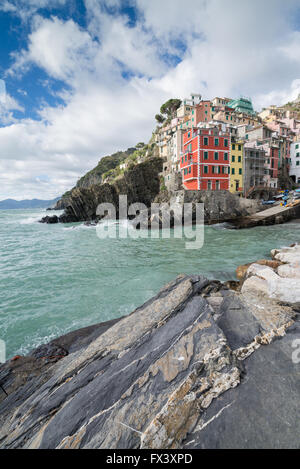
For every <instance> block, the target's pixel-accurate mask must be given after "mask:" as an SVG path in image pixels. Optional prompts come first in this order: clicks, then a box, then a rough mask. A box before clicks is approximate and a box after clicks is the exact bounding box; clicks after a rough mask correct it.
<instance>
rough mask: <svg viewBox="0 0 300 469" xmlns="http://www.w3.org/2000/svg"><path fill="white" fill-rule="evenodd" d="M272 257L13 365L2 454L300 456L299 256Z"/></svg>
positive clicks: (6, 372)
mask: <svg viewBox="0 0 300 469" xmlns="http://www.w3.org/2000/svg"><path fill="white" fill-rule="evenodd" d="M272 257H273V260H272V261H270V260H260V261H259V263H254V264H251V265H248V266H241V267H240V268H239V269H238V271H237V275H238V278H239V279H240V283H237V282H236V283H235V282H231V283H228V284H223V283H221V282H218V281H211V280H208V279H206V278H204V277H202V276H200V275H195V276H184V275H182V276H179V277H178V278H177V279H176V280H174V281H173V282H171V283H170V284H168V285H166V286H165V287H164V288H163V289H162V290H161V291H160V292H159V293H158V295H157V296H155V297H154V298H152V299H151V300H149V301H148V302H147V303H145V304H144V305H143V306H141V307H140V308H138V309H136V310H135V311H134V312H133V313H132V314H130V315H129V316H126V317H123V318H121V319H119V320H115V321H110V322H108V323H103V324H99V325H96V326H92V327H89V328H85V329H82V330H80V331H75V332H73V333H71V334H68V335H66V336H64V337H61V338H59V339H57V340H54V341H53V342H51V343H50V344H48V345H45V346H41V347H39V348H38V349H37V350H35V351H33V352H32V354H31V355H30V356H28V357H15V358H14V359H12V360H10V361H9V362H7V363H6V364H5V365H3V366H2V367H1V368H0V381H1V385H2V394H1V390H0V400H1V403H0V415H1V417H0V429H1V430H0V447H1V448H111V449H114V448H186V449H192V448H299V433H300V423H299V422H300V420H299V391H300V384H299V383H300V381H299V366H300V364H298V363H297V362H298V361H299V359H300V351H299V348H300V345H299V344H300V327H299V315H298V314H299V307H300V267H299V266H300V246H298V245H296V246H293V247H290V248H286V249H281V250H274V251H273V252H272ZM233 288H234V289H233ZM297 341H298V342H297ZM297 344H298V352H297V349H296V348H295V347H296V346H297Z"/></svg>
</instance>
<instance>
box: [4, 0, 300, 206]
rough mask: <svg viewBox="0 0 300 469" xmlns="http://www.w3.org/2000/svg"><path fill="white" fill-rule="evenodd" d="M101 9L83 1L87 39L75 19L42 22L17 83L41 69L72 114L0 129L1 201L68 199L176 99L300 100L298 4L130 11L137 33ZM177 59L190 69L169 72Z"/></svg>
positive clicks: (35, 26)
mask: <svg viewBox="0 0 300 469" xmlns="http://www.w3.org/2000/svg"><path fill="white" fill-rule="evenodd" d="M11 3H12V0H11ZM42 3H43V1H42V0H41V1H40V2H38V1H35V2H33V1H31V7H33V6H34V8H37V5H38V4H39V5H41V4H42ZM61 3H63V2H61ZM103 3H104V2H103V1H102V2H100V1H98V0H85V5H86V8H87V29H86V30H83V29H82V28H81V27H80V26H79V25H78V24H77V23H76V22H75V21H73V20H68V21H63V20H61V19H58V18H56V17H53V18H47V19H45V18H42V17H40V16H37V15H36V16H35V17H34V18H32V21H31V24H32V31H31V33H30V35H29V37H28V41H27V46H26V47H24V48H23V50H21V51H18V52H17V53H16V54H15V63H14V65H13V66H12V68H11V70H10V72H11V73H15V74H22V73H25V72H26V71H28V70H30V67H31V66H32V65H37V66H38V67H40V68H41V69H43V70H44V71H45V72H46V73H47V74H48V76H49V79H60V80H63V81H64V82H65V83H66V85H68V91H65V90H64V91H60V92H59V93H58V95H59V96H60V97H62V98H63V99H64V101H65V105H64V106H59V107H50V106H49V105H47V104H45V105H43V106H42V107H41V110H40V121H38V122H37V121H32V120H29V119H21V120H19V121H17V120H13V121H11V125H9V126H6V127H2V128H0V187H1V188H2V192H0V198H5V197H7V196H10V197H13V196H21V197H24V198H25V197H26V198H28V197H34V196H36V197H39V198H41V197H44V198H50V197H54V196H56V195H58V194H59V193H62V192H64V191H65V190H66V189H69V188H70V187H72V185H73V184H74V183H76V180H77V178H78V177H80V176H81V175H82V174H83V173H84V172H85V171H87V170H89V169H91V168H92V167H93V166H94V165H95V164H96V163H97V162H98V160H99V158H100V157H101V156H103V155H105V154H109V153H111V152H113V151H116V150H119V149H126V148H127V147H129V146H132V145H134V143H136V142H138V141H147V139H148V138H150V136H151V130H152V129H153V127H154V126H155V122H154V115H155V114H156V113H157V112H158V110H159V108H160V105H161V104H162V102H164V101H165V100H166V99H168V98H170V97H177V96H178V97H184V96H186V95H188V94H189V93H190V92H191V91H193V92H202V93H203V95H204V96H205V97H208V98H212V97H214V96H216V95H227V96H233V97H235V96H237V95H239V94H246V95H251V96H252V97H253V100H254V103H255V105H256V106H257V108H260V107H261V106H265V105H267V104H276V103H278V104H281V103H282V102H285V101H288V100H290V99H293V98H295V97H296V95H297V94H298V92H300V89H299V88H300V87H299V79H300V63H299V53H298V52H299V32H296V31H294V30H293V27H292V26H291V25H292V15H291V11H292V12H293V11H294V10H293V8H295V7H296V6H297V1H296V0H295V1H294V0H288V1H286V2H285V3H284V4H282V2H280V1H279V0H265V1H264V2H261V1H258V0H252V1H251V2H241V1H240V2H237V1H236V0H227V1H226V2H224V0H209V1H207V0H203V1H199V0H191V2H190V3H189V6H188V8H187V6H186V4H184V3H183V2H182V1H181V0H180V1H179V0H164V1H163V2H161V1H159V0H151V2H150V1H148V0H132V1H131V4H132V5H135V6H137V7H138V16H137V18H138V21H137V23H136V24H135V25H134V26H132V25H130V24H129V23H128V18H126V17H125V16H121V15H120V14H119V13H118V10H117V9H116V10H115V15H114V17H112V16H110V15H109V14H108V13H107V11H106V10H105V9H103V8H102V6H103ZM105 3H106V5H108V6H110V7H114V8H116V7H117V6H118V5H120V3H119V2H117V1H116V0H106V2H105ZM29 5H30V4H29ZM170 54H176V55H177V56H179V57H180V58H181V61H180V62H179V63H178V64H177V65H175V66H170V63H171V62H170V61H169V59H170ZM124 73H125V75H124ZM126 74H127V75H126ZM18 88H20V87H18ZM11 99H12V98H11ZM13 105H15V106H19V105H18V103H17V102H15V104H13V103H12V102H11V103H10V110H9V112H10V113H11V112H12V109H13V108H12V106H13ZM19 110H21V109H20V108H19ZM9 117H10V118H12V114H10V116H9ZM41 175H42V177H41Z"/></svg>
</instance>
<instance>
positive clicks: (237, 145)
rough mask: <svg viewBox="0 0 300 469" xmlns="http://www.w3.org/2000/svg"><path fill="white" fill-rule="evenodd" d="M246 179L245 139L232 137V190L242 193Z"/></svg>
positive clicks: (233, 192)
mask: <svg viewBox="0 0 300 469" xmlns="http://www.w3.org/2000/svg"><path fill="white" fill-rule="evenodd" d="M243 180H244V141H243V140H236V139H232V141H231V151H230V189H229V190H230V192H231V193H232V194H239V195H240V194H242V193H243V188H244V184H243Z"/></svg>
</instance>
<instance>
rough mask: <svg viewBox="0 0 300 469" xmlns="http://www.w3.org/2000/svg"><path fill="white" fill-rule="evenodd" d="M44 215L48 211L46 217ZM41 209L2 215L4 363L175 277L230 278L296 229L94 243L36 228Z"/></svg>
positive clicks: (118, 312)
mask: <svg viewBox="0 0 300 469" xmlns="http://www.w3.org/2000/svg"><path fill="white" fill-rule="evenodd" d="M47 213H48V214H49V212H47ZM45 214H46V212H44V211H42V210H5V211H4V210H1V211H0V266H1V268H0V339H2V340H4V341H5V342H6V347H7V358H10V357H11V356H13V355H16V354H20V355H23V354H26V353H27V352H29V351H30V350H31V349H32V348H34V347H36V346H38V345H40V344H41V343H44V342H47V341H49V340H51V339H53V338H55V337H57V336H59V335H62V334H65V333H67V332H69V331H71V330H74V329H78V328H81V327H84V326H87V325H91V324H94V323H97V322H101V321H106V320H108V319H112V318H117V317H119V316H122V315H125V314H128V313H130V312H131V311H132V310H133V309H134V308H135V307H137V306H139V305H141V304H142V303H143V302H145V301H146V300H147V299H149V298H150V297H151V296H153V295H154V294H156V293H157V292H158V290H159V289H160V288H161V287H162V286H163V285H164V284H165V283H166V282H168V281H170V280H171V279H173V278H174V277H176V276H177V275H178V274H180V273H187V274H203V275H206V276H208V277H210V278H216V279H220V280H229V279H234V278H235V269H236V267H237V266H238V265H240V264H243V263H246V262H250V261H254V260H257V259H258V258H263V257H269V255H270V250H271V249H272V248H275V247H282V246H286V245H289V244H291V243H292V242H294V241H299V238H300V236H299V231H300V224H297V223H290V224H286V225H279V226H271V227H258V228H253V229H250V230H241V231H239V230H230V229H226V228H225V226H224V225H217V226H214V227H205V242H204V247H203V248H202V249H201V250H187V249H185V240H184V239H174V238H173V239H151V238H149V239H132V238H127V239H99V238H98V237H97V235H96V228H95V227H87V226H85V225H84V224H80V223H77V224H68V225H62V224H58V225H44V224H40V223H38V221H37V220H39V219H40V218H41V217H42V216H44V215H45Z"/></svg>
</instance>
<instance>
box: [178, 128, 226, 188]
mask: <svg viewBox="0 0 300 469" xmlns="http://www.w3.org/2000/svg"><path fill="white" fill-rule="evenodd" d="M180 170H181V173H182V181H183V185H184V187H185V189H187V190H229V188H230V184H229V182H230V135H229V134H227V133H224V132H222V131H221V130H219V129H218V128H217V127H215V128H198V127H194V128H193V129H191V130H188V131H187V132H185V133H184V134H183V153H182V155H181V157H180Z"/></svg>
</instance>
